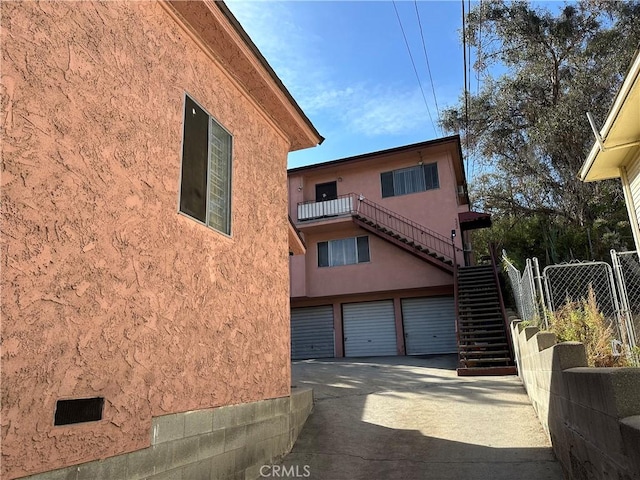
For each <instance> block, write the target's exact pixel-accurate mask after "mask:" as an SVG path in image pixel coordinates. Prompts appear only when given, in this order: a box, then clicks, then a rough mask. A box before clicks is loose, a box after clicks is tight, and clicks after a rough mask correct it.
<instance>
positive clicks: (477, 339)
mask: <svg viewBox="0 0 640 480" xmlns="http://www.w3.org/2000/svg"><path fill="white" fill-rule="evenodd" d="M487 333H493V334H494V336H493V337H476V336H474V335H469V334H464V337H465V338H461V339H460V342H465V343H469V342H473V343H474V344H476V345H477V344H479V342H490V341H492V340H501V341H504V340H506V338H507V336H506V335H495V333H496V332H487ZM460 335H463V334H462V333H461V334H460Z"/></svg>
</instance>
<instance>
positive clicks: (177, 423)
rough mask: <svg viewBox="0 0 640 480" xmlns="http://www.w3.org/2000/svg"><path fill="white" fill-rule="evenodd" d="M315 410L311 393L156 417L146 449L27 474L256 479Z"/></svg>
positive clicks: (41, 477)
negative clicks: (312, 410)
mask: <svg viewBox="0 0 640 480" xmlns="http://www.w3.org/2000/svg"><path fill="white" fill-rule="evenodd" d="M312 408H313V391H312V390H311V389H301V388H294V389H293V390H292V392H291V396H290V397H283V398H275V399H271V400H262V401H259V402H251V403H245V404H240V405H230V406H225V407H219V408H212V409H206V410H195V411H190V412H183V413H175V414H171V415H164V416H161V417H156V418H154V419H153V425H152V429H151V433H150V437H151V445H150V446H149V447H148V448H145V449H143V450H137V451H135V452H131V453H127V454H123V455H117V456H115V457H111V458H107V459H105V460H99V461H94V462H88V463H83V464H80V465H74V466H71V467H67V468H63V469H59V470H54V471H50V472H45V473H41V474H38V475H32V476H30V477H23V478H25V479H28V480H85V479H86V480H213V479H255V478H258V477H259V476H260V467H262V466H263V465H268V464H270V463H272V462H275V461H277V460H279V459H280V458H282V457H283V456H284V455H286V454H287V453H288V452H289V451H290V450H291V447H293V444H294V443H295V441H296V439H297V438H298V434H299V433H300V431H301V430H302V427H303V426H304V423H305V421H306V420H307V417H308V416H309V413H311V409H312Z"/></svg>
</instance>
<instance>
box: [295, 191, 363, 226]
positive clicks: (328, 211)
mask: <svg viewBox="0 0 640 480" xmlns="http://www.w3.org/2000/svg"><path fill="white" fill-rule="evenodd" d="M353 206H354V195H353V194H348V195H341V196H339V197H338V198H336V199H334V200H326V201H324V202H303V203H299V204H298V221H299V222H303V221H306V220H315V219H319V218H326V217H337V216H339V215H351V213H352V212H353V210H354V208H353Z"/></svg>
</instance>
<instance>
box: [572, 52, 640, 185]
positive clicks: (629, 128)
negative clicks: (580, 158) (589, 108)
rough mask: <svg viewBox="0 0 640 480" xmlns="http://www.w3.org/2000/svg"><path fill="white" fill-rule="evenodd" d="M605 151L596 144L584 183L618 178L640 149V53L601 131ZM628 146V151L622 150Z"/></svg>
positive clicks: (582, 176) (584, 167)
mask: <svg viewBox="0 0 640 480" xmlns="http://www.w3.org/2000/svg"><path fill="white" fill-rule="evenodd" d="M600 136H601V137H602V139H603V144H604V149H601V148H600V145H599V143H598V142H597V141H596V142H595V143H594V144H593V147H592V148H591V151H590V152H589V155H588V156H587V159H586V161H585V162H584V164H583V165H582V168H581V169H580V172H579V174H578V176H579V178H580V180H582V181H583V182H591V181H595V180H605V179H608V178H618V177H620V176H621V167H623V166H625V165H626V164H627V163H628V162H629V161H630V160H631V159H632V158H633V157H634V156H635V154H636V153H637V151H638V149H640V145H637V144H636V145H633V143H634V142H638V141H640V51H638V52H637V53H636V56H635V59H634V61H633V63H632V65H631V68H630V69H629V73H628V74H627V76H626V77H625V80H624V82H623V84H622V87H621V88H620V91H619V92H618V94H617V95H616V98H615V101H614V103H613V106H612V107H611V110H610V111H609V114H608V115H607V118H606V120H605V123H604V126H603V127H602V129H601V131H600ZM620 146H624V148H619V147H620Z"/></svg>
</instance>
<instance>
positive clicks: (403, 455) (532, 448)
mask: <svg viewBox="0 0 640 480" xmlns="http://www.w3.org/2000/svg"><path fill="white" fill-rule="evenodd" d="M455 362H456V359H455V356H449V355H447V356H437V357H384V358H365V359H332V360H326V361H323V360H308V361H300V362H294V364H293V383H294V385H297V386H309V387H312V388H313V389H314V395H315V398H316V404H315V407H314V411H313V413H312V414H311V415H310V416H309V419H308V420H307V423H306V425H305V427H304V429H303V430H302V432H301V434H300V436H299V437H298V441H297V442H296V444H295V446H294V448H293V450H292V452H291V453H290V454H289V455H288V456H287V457H285V459H284V461H283V463H282V467H285V469H284V470H281V471H278V472H275V471H273V472H270V473H273V474H275V473H278V474H279V475H280V476H279V478H283V477H284V478H309V479H323V480H342V479H344V480H354V479H356V480H357V479H362V480H378V479H380V480H387V479H388V480H395V479H401V480H414V479H415V480H418V479H429V480H441V479H442V480H447V479H452V480H453V479H456V480H458V479H485V478H486V479H491V480H502V479H505V480H506V479H508V480H527V479H531V480H544V479H554V480H555V479H561V478H562V470H561V468H560V465H559V464H558V462H557V461H556V460H555V457H554V455H553V452H552V450H551V447H550V444H549V441H548V440H547V437H546V435H545V433H544V431H543V430H542V427H541V426H540V423H539V422H538V420H537V418H536V416H535V413H534V411H533V408H532V407H531V405H530V403H529V400H528V398H527V395H526V393H525V391H524V389H523V387H522V385H521V384H520V381H519V379H518V378H517V377H515V376H514V377H458V376H456V372H455ZM285 473H286V474H287V475H286V476H285V475H283V474H285ZM272 477H275V475H272Z"/></svg>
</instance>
